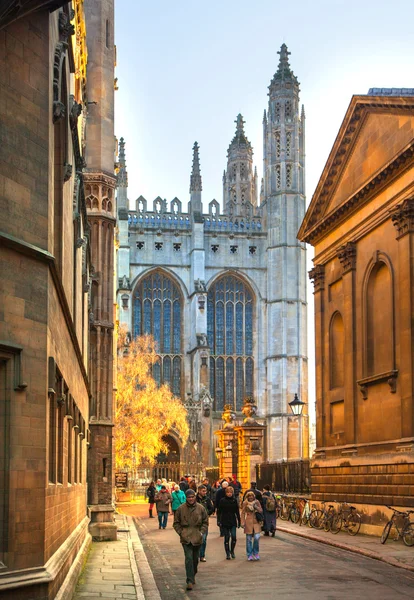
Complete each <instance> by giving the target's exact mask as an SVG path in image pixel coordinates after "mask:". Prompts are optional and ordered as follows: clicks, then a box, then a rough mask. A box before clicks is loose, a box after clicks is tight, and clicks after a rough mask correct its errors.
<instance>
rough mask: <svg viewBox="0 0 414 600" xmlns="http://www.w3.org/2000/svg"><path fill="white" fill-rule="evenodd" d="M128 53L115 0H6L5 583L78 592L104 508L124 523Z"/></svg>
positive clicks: (0, 455)
mask: <svg viewBox="0 0 414 600" xmlns="http://www.w3.org/2000/svg"><path fill="white" fill-rule="evenodd" d="M88 27H89V30H90V34H92V36H93V37H92V38H87V34H86V32H87V31H88ZM105 34H106V35H105ZM95 37H96V38H99V40H103V43H104V44H105V42H106V43H107V44H108V45H107V49H106V50H105V51H104V50H102V49H100V48H99V45H98V41H97V39H94V38H95ZM89 39H91V40H92V41H91V43H90V44H89ZM88 48H89V63H88ZM99 53H102V54H105V57H104V58H102V57H99V56H97V55H98V54H99ZM100 60H101V63H99V61H100ZM102 62H103V63H104V66H103V67H102ZM113 66H114V47H113V2H112V1H110V0H106V1H105V2H100V1H98V0H87V1H85V2H83V0H74V1H73V2H63V1H60V0H53V1H47V0H32V1H31V2H14V1H13V0H6V1H5V2H3V3H2V4H1V8H0V97H1V102H0V131H1V137H2V143H1V148H0V202H1V208H2V220H1V225H0V265H1V266H0V269H1V281H0V440H1V444H0V597H1V598H19V599H30V600H33V599H36V598H42V599H44V598H55V597H60V598H63V597H71V587H73V585H74V583H75V582H76V574H77V573H79V570H80V568H81V566H82V563H83V558H84V556H85V553H86V551H87V548H88V545H89V543H90V540H91V535H90V533H89V532H88V529H89V525H90V521H92V525H91V533H92V535H93V536H95V537H97V538H98V539H99V538H108V537H113V535H114V527H113V525H112V519H111V514H110V510H109V509H108V506H107V505H108V504H111V491H110V490H111V477H112V475H111V468H112V464H111V461H112V449H111V441H110V433H109V434H108V433H107V431H109V432H110V431H111V406H112V378H111V373H110V370H111V368H112V361H111V356H112V353H111V351H110V350H109V351H106V353H105V350H101V347H102V344H101V345H99V342H98V341H97V340H98V339H99V335H100V332H101V331H102V330H105V336H106V339H108V345H110V344H111V333H110V332H111V325H112V323H113V316H112V314H113V306H112V302H113V296H111V289H112V288H111V285H110V284H108V277H107V274H106V273H107V270H109V269H110V268H111V265H110V263H109V264H107V257H108V256H111V244H113V240H112V239H111V237H110V236H111V233H112V231H113V224H114V207H113V204H114V196H113V195H114V184H115V180H114V137H113V89H114V80H113ZM87 72H88V75H87ZM97 73H98V74H99V77H100V82H99V85H98V84H97V81H96V79H98V76H97V75H96V74H97ZM89 75H90V77H91V82H88V80H87V79H88V77H89ZM103 80H105V84H103V83H102V81H103ZM101 96H104V100H102V99H101ZM90 101H92V102H94V103H95V102H96V103H97V105H95V104H93V105H91V104H90ZM103 121H104V124H102V122H103ZM100 124H101V125H100ZM99 126H100V130H99ZM98 130H99V131H98ZM111 134H112V135H111ZM89 141H91V145H90V146H88V143H89ZM102 146H105V152H107V154H105V153H104V152H102ZM108 146H109V149H108ZM85 148H87V150H86V151H85ZM110 148H112V156H111V158H112V160H110V155H111V150H110ZM85 158H86V159H87V161H88V165H87V169H85V164H86V163H85ZM96 187H97V188H98V193H97V194H96V196H97V198H98V199H99V202H100V204H99V205H98V206H97V207H96V206H95V205H92V206H90V207H89V197H90V196H91V195H93V196H94V195H95V193H94V191H95V188H96ZM90 190H92V192H91V193H90ZM86 195H88V197H86ZM104 198H106V199H107V203H106V207H105V208H104ZM110 201H111V202H112V208H111V209H110V208H109V202H110ZM88 207H89V208H88ZM97 222H98V223H99V227H98V228H99V233H98V232H97V231H96V229H97V228H96V223H97ZM102 239H105V248H104V249H103V244H102V241H101V240H102ZM112 247H113V246H112ZM111 275H112V274H111ZM109 281H110V280H109ZM102 286H106V287H105V291H104V292H102V291H101V289H102ZM108 331H109V332H108ZM97 354H98V356H99V359H96V355H97ZM91 365H93V366H95V365H98V367H99V369H100V372H101V374H102V373H108V375H105V376H102V375H101V376H102V377H105V379H104V381H103V382H102V379H101V380H99V377H98V376H97V375H96V374H95V370H93V369H91ZM107 390H110V392H108V391H107ZM102 398H104V400H102ZM103 404H104V405H105V408H102V405H103ZM91 442H92V443H91ZM88 458H89V461H88ZM88 462H89V466H90V468H89V474H88V469H87V465H88ZM87 482H88V483H89V485H87ZM88 488H89V499H88V497H87V494H88ZM108 490H109V492H108ZM98 521H101V522H102V525H100V526H99V525H97V524H96V523H97V522H98ZM105 521H106V523H105ZM108 521H109V523H108ZM59 590H60V592H59ZM58 593H59V594H60V595H59V596H58Z"/></svg>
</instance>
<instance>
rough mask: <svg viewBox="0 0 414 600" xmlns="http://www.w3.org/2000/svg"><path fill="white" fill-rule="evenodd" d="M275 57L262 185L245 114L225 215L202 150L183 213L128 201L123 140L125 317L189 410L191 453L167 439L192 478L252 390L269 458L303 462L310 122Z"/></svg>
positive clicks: (158, 203) (230, 156) (283, 60)
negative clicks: (225, 417)
mask: <svg viewBox="0 0 414 600" xmlns="http://www.w3.org/2000/svg"><path fill="white" fill-rule="evenodd" d="M279 54H280V61H279V66H278V69H277V72H276V73H275V75H274V77H273V79H272V81H271V83H270V86H269V105H268V109H267V111H265V114H264V119H263V142H264V176H263V181H262V185H261V189H259V188H260V184H259V181H258V176H257V171H256V169H255V168H254V166H253V149H252V147H251V144H250V142H249V140H248V138H247V135H246V132H245V126H244V121H243V117H242V116H241V115H238V117H237V119H236V131H235V135H234V138H233V140H232V141H231V143H230V146H229V148H228V153H227V165H226V169H225V171H224V175H223V201H222V207H220V204H219V203H218V202H217V201H216V200H211V201H210V202H209V203H208V205H207V207H206V205H204V207H203V202H202V180H201V171H200V159H199V146H198V144H197V142H196V143H195V144H194V148H193V165H192V172H191V178H190V202H189V204H188V211H185V209H184V207H183V204H182V202H181V201H180V200H179V199H178V198H174V199H173V200H171V201H170V202H167V201H166V200H164V199H162V198H160V197H158V198H156V199H155V200H154V201H153V202H152V203H151V204H150V203H149V202H147V200H146V199H145V198H143V197H142V196H140V197H138V198H137V200H136V201H135V202H134V205H133V206H130V203H129V200H128V190H127V188H128V178H127V168H126V158H125V141H124V140H123V139H121V143H120V154H119V167H120V170H119V174H118V230H119V250H118V278H119V289H118V305H119V319H120V322H121V323H124V324H126V326H127V328H128V330H129V332H130V334H131V336H137V335H141V334H144V333H151V334H152V335H153V336H154V337H155V339H156V341H157V343H158V348H159V361H158V363H157V364H156V365H155V368H154V376H155V377H156V379H157V380H158V381H160V382H167V383H169V384H170V385H171V387H172V390H173V392H174V393H175V394H176V395H177V396H179V397H181V398H182V400H183V402H184V404H185V405H186V407H187V409H188V413H189V421H190V438H189V442H188V444H187V445H186V447H184V448H183V447H182V444H181V441H180V440H177V439H175V440H173V439H171V440H170V441H171V443H172V444H173V445H174V447H175V448H176V452H180V461H181V463H182V465H183V470H186V471H187V472H190V473H191V472H195V471H196V469H197V470H198V468H199V466H200V465H212V464H213V462H214V460H215V457H214V446H215V444H216V442H215V440H214V431H215V430H216V429H219V428H220V426H221V414H222V412H223V409H224V407H225V406H227V405H229V406H230V409H231V410H233V411H234V413H235V414H236V415H238V416H240V415H241V409H242V405H243V401H244V399H245V397H248V396H253V397H254V398H255V400H256V402H257V405H258V418H260V420H261V422H262V423H265V424H266V425H267V428H266V438H265V445H264V449H263V455H264V456H265V458H266V459H267V460H272V461H274V460H281V459H289V458H298V457H299V456H302V457H303V456H307V446H308V444H307V417H304V418H303V419H302V420H301V421H300V422H299V421H298V420H297V418H294V417H292V416H291V415H290V409H289V406H288V403H289V402H290V401H291V400H293V398H294V394H295V393H298V394H299V395H300V397H301V399H302V400H303V401H304V402H307V349H306V281H305V275H306V264H305V263H306V250H305V245H304V244H303V243H302V242H300V241H298V239H297V235H296V234H297V231H298V229H299V226H300V223H301V222H302V219H303V216H304V214H305V195H304V174H305V150H304V144H305V115H304V111H303V108H302V111H301V109H300V106H299V83H298V81H297V78H296V77H295V75H294V74H293V72H292V70H291V68H290V65H289V60H288V55H289V53H288V51H287V48H286V46H285V45H283V46H282V48H281V50H280V52H279ZM259 197H260V202H259ZM299 426H301V427H299ZM299 429H301V431H299ZM300 433H301V434H302V435H300ZM171 437H172V438H174V433H173V432H172V433H171ZM300 443H302V448H300V447H299V446H300Z"/></svg>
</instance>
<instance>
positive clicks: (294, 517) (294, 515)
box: [289, 506, 300, 525]
mask: <svg viewBox="0 0 414 600" xmlns="http://www.w3.org/2000/svg"><path fill="white" fill-rule="evenodd" d="M289 516H290V520H291V521H292V523H295V524H296V525H297V524H298V523H299V519H300V513H299V510H298V508H296V506H295V507H294V508H292V509H291V511H290V515H289Z"/></svg>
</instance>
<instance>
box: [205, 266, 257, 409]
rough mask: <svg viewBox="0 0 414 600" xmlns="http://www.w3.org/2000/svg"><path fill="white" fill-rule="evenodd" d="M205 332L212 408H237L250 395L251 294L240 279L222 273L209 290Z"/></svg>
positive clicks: (251, 391)
mask: <svg viewBox="0 0 414 600" xmlns="http://www.w3.org/2000/svg"><path fill="white" fill-rule="evenodd" d="M207 335H208V342H209V346H210V352H211V354H210V393H211V395H212V397H213V398H214V410H218V411H221V410H223V408H224V405H225V404H231V405H232V406H234V408H235V409H236V410H241V408H242V405H243V400H244V398H245V396H252V395H253V372H254V362H253V294H252V293H251V291H250V290H249V288H248V287H247V286H246V285H245V284H244V283H243V281H241V280H240V279H238V278H236V277H232V276H225V277H222V278H221V279H219V280H218V281H217V282H216V283H215V284H214V285H213V286H212V287H211V288H210V290H209V292H208V299H207Z"/></svg>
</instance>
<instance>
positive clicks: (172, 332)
mask: <svg viewBox="0 0 414 600" xmlns="http://www.w3.org/2000/svg"><path fill="white" fill-rule="evenodd" d="M133 305H134V317H133V318H134V321H133V322H134V326H133V334H134V337H136V336H139V335H145V334H151V335H152V336H153V337H154V339H155V341H156V343H157V349H158V350H157V351H158V361H157V362H156V363H155V365H154V368H153V376H154V379H155V380H156V381H157V382H158V384H161V383H167V384H168V385H169V386H170V388H171V390H172V392H173V394H175V395H176V396H181V379H182V378H181V373H182V360H183V356H182V353H183V351H182V329H181V323H182V295H181V292H180V290H179V288H178V286H177V285H176V284H175V283H174V282H173V281H172V280H171V279H170V278H169V277H167V276H166V275H164V274H163V273H160V272H158V271H156V272H154V273H151V274H150V275H148V276H147V277H145V278H144V279H142V280H141V282H140V283H139V284H138V286H137V287H136V289H135V291H134V296H133Z"/></svg>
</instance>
